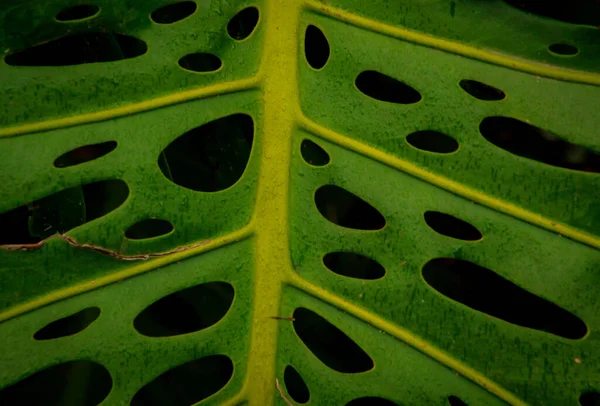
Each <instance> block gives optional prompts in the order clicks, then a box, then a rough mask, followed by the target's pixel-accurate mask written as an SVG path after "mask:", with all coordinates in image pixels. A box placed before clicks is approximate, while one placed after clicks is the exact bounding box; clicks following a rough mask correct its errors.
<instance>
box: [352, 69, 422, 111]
mask: <svg viewBox="0 0 600 406" xmlns="http://www.w3.org/2000/svg"><path fill="white" fill-rule="evenodd" d="M355 84H356V87H357V88H358V90H360V91H361V92H362V93H364V94H365V95H367V96H369V97H371V98H373V99H375V100H379V101H384V102H388V103H396V104H413V103H417V102H419V101H420V100H421V94H420V93H419V92H417V91H416V90H415V89H413V88H412V87H410V86H409V85H407V84H406V83H403V82H401V81H399V80H397V79H394V78H393V77H390V76H388V75H384V74H383V73H380V72H376V71H373V70H367V71H364V72H361V73H360V74H359V75H358V76H357V77H356V81H355Z"/></svg>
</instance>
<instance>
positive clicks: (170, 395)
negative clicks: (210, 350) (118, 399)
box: [131, 355, 233, 406]
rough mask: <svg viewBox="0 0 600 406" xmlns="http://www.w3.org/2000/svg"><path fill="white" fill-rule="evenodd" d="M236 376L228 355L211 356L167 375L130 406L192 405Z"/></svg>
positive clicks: (191, 362)
mask: <svg viewBox="0 0 600 406" xmlns="http://www.w3.org/2000/svg"><path fill="white" fill-rule="evenodd" d="M232 375H233V363H232V362H231V360H230V359H229V358H228V357H226V356H225V355H209V356H206V357H203V358H200V359H197V360H194V361H190V362H187V363H185V364H182V365H179V366H177V367H175V368H173V369H170V370H168V371H167V372H164V373H163V374H162V375H160V376H158V377H157V378H155V379H154V380H153V381H151V382H150V383H147V384H146V385H145V386H144V387H143V388H142V389H140V390H139V391H138V392H137V393H136V394H135V396H134V397H133V399H131V406H190V405H193V404H196V403H197V402H200V401H201V400H203V399H206V398H208V397H209V396H212V395H214V394H215V393H217V392H218V391H219V390H221V389H222V388H223V387H224V386H225V385H227V382H229V380H230V379H231V377H232Z"/></svg>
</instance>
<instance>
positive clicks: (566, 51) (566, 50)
mask: <svg viewBox="0 0 600 406" xmlns="http://www.w3.org/2000/svg"><path fill="white" fill-rule="evenodd" d="M548 49H549V50H550V52H552V53H554V54H557V55H563V56H573V55H577V54H578V53H579V49H577V47H575V46H573V45H569V44H552V45H550V46H549V47H548Z"/></svg>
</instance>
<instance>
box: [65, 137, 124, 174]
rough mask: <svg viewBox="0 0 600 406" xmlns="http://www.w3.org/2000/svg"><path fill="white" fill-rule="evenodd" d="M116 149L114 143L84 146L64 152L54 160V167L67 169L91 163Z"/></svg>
mask: <svg viewBox="0 0 600 406" xmlns="http://www.w3.org/2000/svg"><path fill="white" fill-rule="evenodd" d="M115 148H117V143H116V142H115V141H107V142H102V143H100V144H90V145H84V146H82V147H79V148H75V149H73V150H71V151H69V152H66V153H64V154H62V155H61V156H59V157H58V158H56V159H55V160H54V166H55V167H57V168H67V167H69V166H75V165H79V164H83V163H85V162H89V161H93V160H94V159H98V158H101V157H103V156H104V155H108V154H109V153H111V152H112V151H114V150H115Z"/></svg>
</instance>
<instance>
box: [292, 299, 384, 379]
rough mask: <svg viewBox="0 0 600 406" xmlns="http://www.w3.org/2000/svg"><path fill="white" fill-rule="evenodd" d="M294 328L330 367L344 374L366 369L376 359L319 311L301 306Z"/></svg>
mask: <svg viewBox="0 0 600 406" xmlns="http://www.w3.org/2000/svg"><path fill="white" fill-rule="evenodd" d="M293 317H294V322H293V323H294V330H295V331H296V334H298V337H300V339H301V340H302V342H303V343H304V344H305V345H306V346H307V347H308V349H309V350H310V351H311V352H312V353H313V354H314V355H315V356H316V357H317V358H318V359H319V360H320V361H321V362H322V363H324V364H325V365H327V366H328V367H329V368H331V369H333V370H335V371H338V372H343V373H359V372H366V371H369V370H370V369H372V368H373V365H374V364H373V360H372V359H371V357H369V356H368V355H367V353H366V352H364V351H363V350H362V348H360V347H359V346H358V345H357V344H356V343H355V342H354V341H352V339H351V338H350V337H348V336H347V335H346V334H344V332H342V331H341V330H340V329H339V328H337V327H336V326H334V325H333V324H331V323H329V322H328V321H327V320H325V319H324V318H323V317H321V316H319V315H318V314H317V313H315V312H313V311H311V310H308V309H305V308H302V307H301V308H298V309H296V310H295V311H294V315H293Z"/></svg>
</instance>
